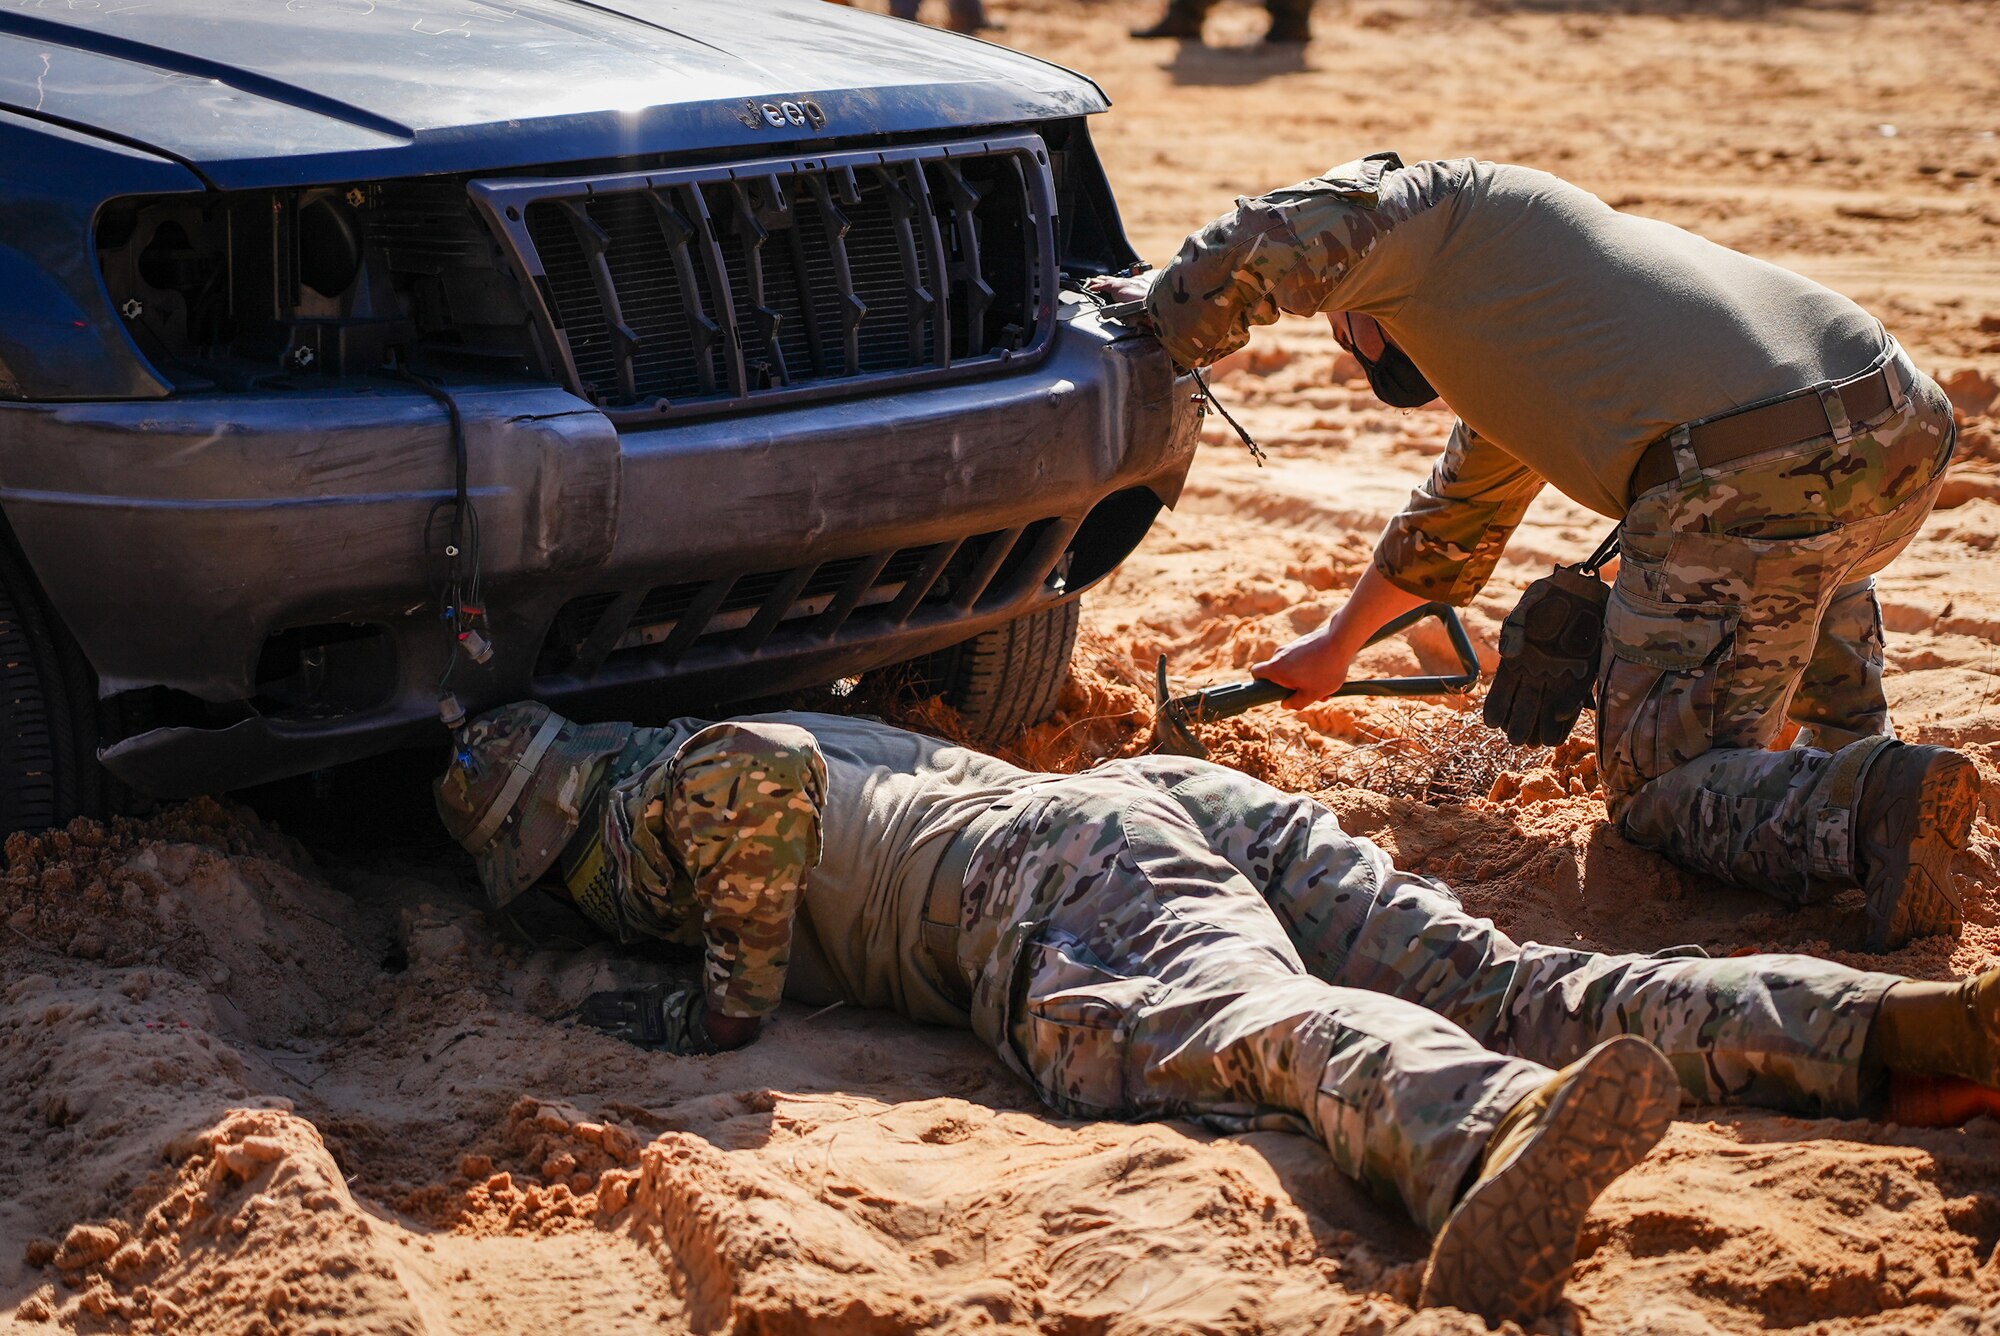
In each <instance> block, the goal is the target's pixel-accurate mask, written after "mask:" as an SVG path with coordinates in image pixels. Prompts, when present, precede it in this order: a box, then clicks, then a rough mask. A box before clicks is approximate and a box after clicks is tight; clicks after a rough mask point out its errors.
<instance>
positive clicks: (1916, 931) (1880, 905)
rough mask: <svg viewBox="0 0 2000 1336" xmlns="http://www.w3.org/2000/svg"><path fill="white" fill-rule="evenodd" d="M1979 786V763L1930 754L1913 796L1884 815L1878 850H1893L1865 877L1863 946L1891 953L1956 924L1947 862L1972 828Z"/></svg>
mask: <svg viewBox="0 0 2000 1336" xmlns="http://www.w3.org/2000/svg"><path fill="white" fill-rule="evenodd" d="M1979 789H1980V781H1979V768H1978V767H1977V766H1975V765H1973V763H1972V762H1971V761H1970V760H1968V759H1967V758H1966V757H1963V756H1959V755H1955V754H1953V755H1943V756H1937V757H1934V758H1932V760H1931V762H1930V764H1929V765H1928V767H1927V768H1926V769H1925V771H1924V775H1923V778H1922V779H1921V780H1919V781H1918V783H1917V794H1916V797H1915V799H1914V800H1912V801H1908V802H1904V803H1901V804H1899V805H1898V806H1897V808H1896V810H1894V811H1893V812H1891V813H1890V816H1889V822H1888V826H1889V829H1888V833H1887V836H1886V837H1885V839H1884V840H1883V841H1882V847H1884V848H1887V849H1892V850H1896V851H1897V852H1896V854H1895V856H1893V857H1891V858H1890V859H1889V860H1888V861H1886V862H1884V863H1883V864H1882V866H1881V868H1880V871H1879V872H1874V873H1870V875H1869V877H1868V881H1867V888H1866V889H1867V892H1868V949H1869V950H1870V951H1893V950H1895V949H1896V948H1897V947H1899V946H1901V945H1903V944H1904V943H1905V942H1907V941H1909V940H1910V939H1911V938H1913V937H1929V936H1932V935H1933V934H1936V933H1948V934H1951V935H1954V936H1955V935H1957V933H1958V931H1959V929H1960V928H1962V927H1963V926H1964V924H1965V915H1964V909H1963V907H1962V906H1961V905H1960V904H1959V900H1958V892H1957V891H1956V890H1955V889H1954V888H1953V887H1952V884H1951V864H1952V860H1953V859H1954V858H1955V857H1957V855H1958V851H1959V850H1961V849H1963V848H1964V847H1965V842H1966V838H1967V836H1968V835H1969V834H1970V832H1971V830H1972V818H1973V816H1974V815H1975V814H1976V813H1977V812H1978V810H1979ZM1912 827H1914V829H1912Z"/></svg>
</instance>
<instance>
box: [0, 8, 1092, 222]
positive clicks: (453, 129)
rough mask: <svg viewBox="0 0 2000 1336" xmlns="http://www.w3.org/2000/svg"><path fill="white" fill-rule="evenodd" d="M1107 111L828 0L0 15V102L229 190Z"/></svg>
mask: <svg viewBox="0 0 2000 1336" xmlns="http://www.w3.org/2000/svg"><path fill="white" fill-rule="evenodd" d="M805 99H810V100H812V101H814V102H817V103H818V104H819V107H820V109H821V110H823V111H824V113H825V117H826V123H825V125H824V127H823V128H821V129H819V130H817V131H815V130H813V129H812V128H811V127H810V126H808V127H803V128H801V127H797V126H795V125H793V124H791V123H787V124H786V125H785V127H784V128H782V129H776V128H773V127H772V126H771V125H770V124H769V122H768V121H767V120H766V118H765V117H763V116H762V115H759V114H757V107H756V105H755V104H761V103H763V102H766V101H770V102H779V101H783V100H792V101H799V100H805ZM746 103H747V104H751V105H746ZM1107 105H1108V103H1107V101H1106V100H1105V98H1104V96H1103V94H1102V93H1101V92H1100V91H1099V90H1098V89H1097V87H1096V86H1095V85H1094V84H1092V83H1090V82H1089V81H1088V80H1086V79H1083V78H1081V77H1080V76H1078V75H1075V74H1072V73H1070V72H1068V71H1066V70H1063V69H1060V68H1059V67H1057V66H1054V65H1050V64H1047V63H1046V62H1043V61H1040V60H1036V59H1034V58H1032V57H1029V56H1025V55H1022V54H1020V53H1018V52H1014V51H1010V50H1008V49H1006V48H1004V47H998V46H993V45H989V44H987V43H983V42H976V41H972V40H970V39H967V38H962V37H957V36H953V35H952V34H949V33H943V32H939V31H937V30H935V29H931V28H926V27H923V26H921V25H918V24H911V23H901V22H898V21H896V20H894V19H888V18H884V17H882V16H880V15H876V14H870V13H866V12H863V11H860V10H854V9H848V8H844V7H842V6H839V5H834V4H826V3H822V0H709V2H708V3H700V2H698V0H493V3H492V4H479V3H473V2H472V0H136V2H135V3H125V4H121V5H111V4H105V5H103V6H101V7H92V8H84V7H82V6H78V5H71V6H68V7H65V8H58V7H55V6H49V7H46V8H37V9H31V10H30V9H8V10H4V11H0V107H4V108H10V109H12V110H15V111H18V112H20V113H22V114H23V115H26V116H29V117H33V118H35V119H37V120H40V121H43V122H44V123H48V124H51V125H53V126H62V127H67V128H68V129H70V130H81V131H86V132H88V133H91V134H93V135H96V136H98V137H100V138H103V139H108V140H112V141H115V142H118V143H122V144H125V145H129V146H131V147H135V148H144V149H148V150H151V151H153V152H156V153H159V154H161V155H163V156H166V157H170V158H173V159H177V160H179V161H181V162H183V163H185V164H186V165H188V166H189V167H190V168H192V169H193V170H194V171H196V172H197V173H198V174H199V175H201V176H202V177H203V178H204V179H205V180H206V181H207V182H208V183H209V184H211V185H213V186H217V187H220V188H224V189H236V188H247V187H253V186H271V185H285V184H316V183H328V182H339V181H348V180H361V179H371V178H374V179H379V178H384V177H392V176H415V175H422V174H428V173H436V172H462V171H493V170H501V169H506V168H509V167H521V166H528V165H533V164H544V163H562V162H581V161H586V160H590V159H598V158H616V157H625V156H629V155H635V154H647V153H669V152H688V151H697V150H704V149H723V150H728V151H733V152H748V153H757V154H763V153H772V152H780V151H799V150H804V151H808V152H810V151H812V149H813V147H814V146H815V145H817V144H820V143H826V142H831V141H833V140H837V139H851V138H852V137H854V136H866V135H872V134H890V133H900V132H904V131H929V130H946V129H953V128H959V127H977V126H985V125H1002V124H1008V123H1018V122H1022V121H1031V120H1038V119H1045V118H1052V117H1061V116H1075V115H1079V114H1083V113H1087V112H1093V111H1101V110H1103V109H1104V107H1106V106H1107ZM780 119H783V118H782V116H781V117H780Z"/></svg>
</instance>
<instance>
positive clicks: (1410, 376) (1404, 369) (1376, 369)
mask: <svg viewBox="0 0 2000 1336" xmlns="http://www.w3.org/2000/svg"><path fill="white" fill-rule="evenodd" d="M1352 351H1353V353H1354V360H1355V361H1357V362H1359V363H1361V369H1362V370H1363V371H1365V372H1367V373H1368V388H1370V389H1372V390H1374V391H1375V397H1376V398H1378V399H1380V400H1381V401H1382V402H1383V403H1385V404H1388V405H1389V406H1390V407H1391V408H1422V407H1423V406H1424V405H1425V404H1427V403H1429V402H1430V401H1431V400H1433V399H1435V398H1437V397H1438V392H1437V391H1436V390H1434V389H1432V388H1431V383H1430V382H1429V381H1428V380H1425V379H1424V373H1423V372H1421V371H1419V370H1417V364H1416V363H1415V362H1412V361H1411V360H1410V355H1409V354H1408V353H1406V352H1404V351H1403V350H1402V349H1401V348H1398V347H1397V346H1396V345H1395V344H1393V343H1391V342H1389V340H1388V339H1386V338H1385V339H1383V340H1382V355H1381V356H1380V357H1378V358H1375V359H1373V360H1370V359H1369V358H1366V357H1363V356H1362V355H1361V350H1360V349H1358V348H1356V349H1353V350H1352Z"/></svg>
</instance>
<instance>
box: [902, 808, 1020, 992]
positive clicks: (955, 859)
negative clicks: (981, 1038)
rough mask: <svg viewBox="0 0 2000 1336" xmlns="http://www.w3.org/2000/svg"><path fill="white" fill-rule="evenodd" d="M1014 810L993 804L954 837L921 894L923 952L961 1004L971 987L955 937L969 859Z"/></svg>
mask: <svg viewBox="0 0 2000 1336" xmlns="http://www.w3.org/2000/svg"><path fill="white" fill-rule="evenodd" d="M1016 811H1017V808H1016V805H1015V804H1013V803H1010V802H998V803H995V804H993V806H991V807H989V808H987V809H986V810H985V811H983V812H981V813H980V814H979V815H978V816H976V817H974V818H973V819H972V820H971V822H969V823H968V824H967V825H966V827H965V829H964V830H961V831H959V832H958V834H957V835H955V836H953V837H952V841H951V843H950V844H949V845H948V846H946V848H945V851H944V857H943V858H941V859H939V860H938V866H937V872H936V873H935V875H933V876H932V878H931V889H930V893H929V894H928V895H926V896H925V897H924V928H923V938H924V951H925V953H926V954H928V955H929V956H930V958H931V963H932V964H933V965H935V966H936V967H937V974H938V982H939V983H940V984H942V985H943V986H944V990H945V993H946V995H948V996H949V997H950V998H951V999H952V1000H953V1001H954V1002H958V1003H960V1004H961V1005H963V1004H966V1003H970V1002H971V1000H972V989H971V986H970V985H969V984H967V982H966V979H965V971H964V970H963V969H961V968H960V966H959V963H958V937H959V933H960V931H961V930H962V928H963V926H964V915H965V878H966V875H967V874H968V873H969V872H970V871H971V870H972V859H973V857H974V855H976V854H977V853H978V852H979V846H980V845H981V844H983V843H985V841H986V837H987V836H989V835H991V834H993V833H994V832H995V831H997V830H999V829H1000V828H1001V827H1002V826H1004V825H1006V824H1007V822H1008V821H1010V820H1011V819H1013V817H1014V815H1015V813H1016Z"/></svg>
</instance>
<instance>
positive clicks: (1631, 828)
mask: <svg viewBox="0 0 2000 1336" xmlns="http://www.w3.org/2000/svg"><path fill="white" fill-rule="evenodd" d="M1894 365H1895V367H1896V369H1897V370H1898V371H1900V374H1901V376H1902V380H1903V384H1905V385H1906V386H1908V387H1909V389H1908V392H1907V394H1906V396H1905V397H1904V398H1903V399H1902V401H1901V402H1900V403H1899V404H1898V405H1897V406H1896V407H1894V408H1892V409H1891V410H1890V411H1889V413H1888V415H1887V416H1886V418H1885V419H1883V420H1882V421H1879V422H1876V423H1873V424H1862V425H1860V426H1859V427H1858V428H1857V429H1856V430H1855V432H1854V435H1853V436H1852V438H1851V439H1849V440H1848V441H1847V442H1846V443H1845V444H1841V443H1838V442H1837V441H1836V440H1835V439H1834V437H1832V436H1826V437H1822V438H1820V439H1818V440H1814V441H1810V442H1807V443H1806V444H1804V445H1799V446H1793V447H1788V448H1786V449H1784V450H1781V451H1775V452H1772V453H1769V454H1765V455H1758V456H1752V457H1751V458H1749V459H1746V460H1743V461H1741V462H1738V463H1734V464H1729V465H1725V466H1722V467H1719V468H1713V469H1702V470H1697V471H1694V472H1693V473H1691V474H1690V475H1689V476H1688V477H1687V478H1686V479H1684V480H1677V481H1674V482H1669V483H1664V484H1662V485H1661V486H1659V487H1656V488H1654V489H1652V490H1651V491H1649V492H1647V493H1645V494H1644V495H1642V496H1641V497H1639V498H1638V500H1637V501H1635V502H1634V503H1633V506H1632V509H1631V511H1630V512H1629V513H1628V514H1627V515H1626V517H1625V521H1624V523H1623V524H1622V525H1621V526H1620V528H1619V536H1620V540H1621V545H1622V548H1623V558H1622V561H1621V564H1620V567H1619V571H1618V580H1617V584H1616V585H1615V586H1614V588H1613V590H1612V594H1611V604H1610V607H1609V609H1608V611H1607V615H1606V625H1605V654H1604V659H1603V667H1602V669H1601V671H1600V675H1599V678H1598V701H1599V713H1598V720H1597V722H1598V744H1597V745H1598V759H1599V768H1600V770H1601V772H1602V774H1603V777H1604V788H1605V794H1606V800H1607V802H1608V803H1609V806H1610V810H1611V816H1612V817H1613V819H1615V820H1617V821H1618V822H1620V824H1621V826H1622V829H1623V830H1624V833H1625V834H1626V835H1627V836H1628V837H1629V838H1630V839H1632V840H1633V841H1635V842H1636V843H1639V844H1642V845H1645V846H1647V847H1648V848H1652V849H1657V850H1660V851H1661V852H1662V853H1665V854H1666V855H1667V856H1668V857H1670V858H1672V859H1674V860H1675V861H1676V862H1678V863H1681V864H1683V865H1684V866H1687V867H1690V868H1693V869H1696V870H1698V871H1702V872H1706V873H1709V874H1711V875H1714V876H1717V877H1720V878H1723V879H1725V880H1728V881H1733V882H1736V883H1738V884H1739V885H1746V886H1751V887H1755V888H1757V889H1760V890H1767V891H1771V892H1774V893H1776V894H1778V895H1780V896H1783V897H1785V898H1786V899H1789V900H1791V901H1793V902H1803V901H1805V900H1809V899H1814V898H1818V897H1821V896H1824V895H1826V894H1830V893H1831V892H1832V891H1833V890H1835V889H1838V888H1839V887H1842V886H1852V885H1854V884H1856V882H1857V880H1858V876H1857V870H1856V868H1855V864H1854V850H1853V820H1852V813H1853V808H1854V802H1855V798H1856V794H1857V792H1858V790H1859V787H1860V780H1861V776H1862V772H1863V771H1864V770H1865V769H1866V762H1867V759H1868V757H1869V756H1870V755H1872V754H1873V752H1874V751H1875V750H1876V749H1877V748H1878V747H1879V745H1880V743H1879V739H1882V738H1886V737H1888V736H1891V729H1890V724H1889V709H1888V704H1887V701H1886V700H1885V699H1884V697H1883V694H1882V613H1881V609H1880V608H1879V607H1878V606H1877V605H1876V602H1875V582H1874V578H1873V577H1874V575H1875V572H1877V571H1879V570H1880V569H1882V567H1884V566H1886V565H1888V564H1889V562H1890V561H1891V560H1892V559H1893V558H1894V557H1895V556H1896V554H1897V553H1899V552H1901V551H1902V550H1903V548H1904V547H1905V546H1906V545H1907V544H1908V543H1909V541H1910V539H1911V538H1912V537H1914V536H1915V534H1916V532H1917V529H1918V528H1919V526H1921V525H1922V524H1923V522H1924V518H1925V516H1927V515H1928V514H1929V513H1930V509H1931V504H1932V502H1933V501H1934V500H1935V499H1936V497H1937V491H1938V488H1939V486H1940V485H1941V484H1942V482H1943V478H1944V469H1945V465H1946V464H1947V463H1948V462H1949V460H1950V457H1951V448H1952V444H1953V440H1954V429H1953V424H1952V417H1951V408H1950V405H1949V404H1948V403H1947V402H1946V400H1945V398H1944V394H1943V392H1942V391H1941V390H1939V389H1938V387H1937V386H1936V385H1935V384H1934V383H1932V381H1931V380H1930V379H1929V378H1928V377H1926V376H1924V375H1923V374H1922V373H1921V372H1918V371H1917V370H1916V369H1915V368H1913V367H1911V366H1910V365H1909V363H1908V361H1907V359H1906V358H1904V357H1903V356H1902V354H1900V353H1898V354H1896V359H1895V364H1894ZM1836 403H1837V401H1836ZM1787 715H1789V716H1790V717H1791V718H1792V719H1795V720H1797V721H1798V722H1799V724H1800V725H1801V726H1802V727H1801V730H1800V733H1799V736H1798V740H1797V741H1796V743H1795V744H1794V745H1793V747H1792V748H1791V749H1790V750H1788V751H1771V750H1768V748H1769V746H1770V744H1771V742H1772V740H1773V739H1774V738H1776V737H1777V735H1778V731H1779V729H1780V728H1781V727H1782V726H1783V724H1784V721H1785V718H1786V717H1787Z"/></svg>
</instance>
